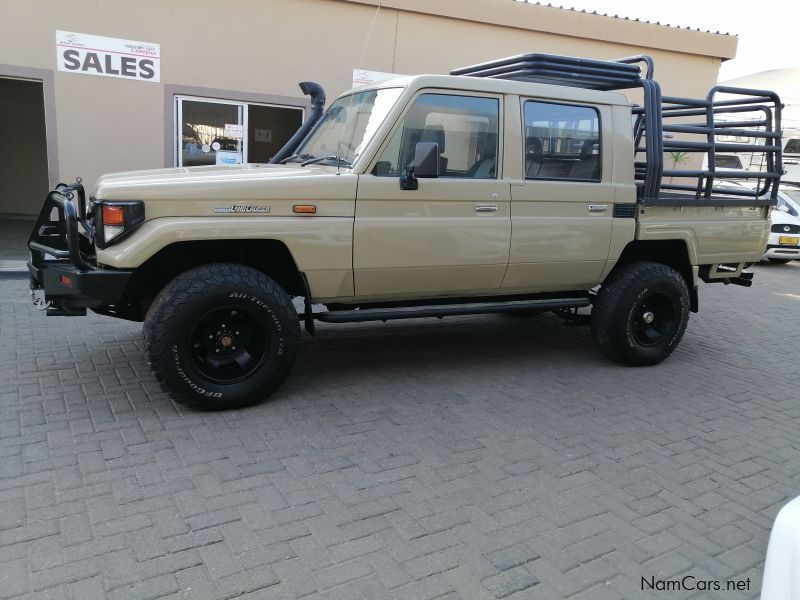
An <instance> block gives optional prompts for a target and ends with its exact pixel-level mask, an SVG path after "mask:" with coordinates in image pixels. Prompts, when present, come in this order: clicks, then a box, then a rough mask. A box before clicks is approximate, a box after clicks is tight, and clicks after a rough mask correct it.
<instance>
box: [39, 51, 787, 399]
mask: <svg viewBox="0 0 800 600" xmlns="http://www.w3.org/2000/svg"><path fill="white" fill-rule="evenodd" d="M301 89H302V90H303V92H304V93H306V94H307V95H309V96H310V100H311V110H310V112H309V117H308V118H307V120H306V122H305V123H304V124H303V125H302V126H301V128H300V130H298V131H297V133H296V134H295V135H294V136H293V138H292V140H290V141H289V142H288V143H287V145H286V146H285V147H284V148H283V149H282V150H281V151H280V152H279V153H278V155H276V156H275V157H274V158H273V159H272V161H271V162H270V164H244V165H232V166H211V167H191V168H174V169H158V170H151V171H138V172H128V173H114V174H109V175H105V176H103V177H101V178H100V179H99V180H98V181H97V182H96V184H95V186H94V189H93V190H92V191H91V193H90V194H89V195H88V198H87V194H86V193H85V191H84V189H83V186H82V185H81V183H80V182H79V181H78V182H77V183H75V184H72V185H63V184H62V185H59V186H58V187H57V188H56V189H54V190H53V191H51V192H50V193H49V194H48V196H47V198H46V200H45V202H44V206H43V208H42V211H41V214H40V216H39V220H38V222H37V224H36V226H35V228H34V230H33V232H32V234H31V237H30V240H29V246H30V250H31V261H30V263H29V269H30V275H31V288H32V294H33V295H34V301H35V302H38V303H40V304H41V305H42V308H44V309H46V312H47V314H49V315H61V316H71V315H85V314H86V311H87V309H89V310H91V311H93V312H95V313H99V314H101V315H107V316H110V317H117V318H122V319H129V320H134V321H143V322H144V348H145V351H146V354H147V361H148V363H149V365H150V367H151V369H152V371H153V373H154V375H155V377H156V378H157V379H158V381H159V382H161V384H162V385H163V386H164V388H165V389H166V390H167V391H168V392H169V393H170V394H172V396H173V397H174V398H175V399H176V400H177V401H179V402H181V403H184V404H186V405H189V406H192V407H196V408H201V409H220V408H231V407H239V406H244V405H248V404H252V403H255V402H258V401H260V400H262V399H264V398H266V397H267V396H269V395H270V394H271V393H272V392H274V391H275V390H276V389H277V388H278V387H279V386H280V385H281V383H282V382H283V381H284V380H285V378H286V377H287V376H288V375H289V373H290V371H291V369H292V365H293V363H294V361H295V354H296V352H297V348H298V344H299V343H300V333H301V324H303V325H304V326H305V328H306V330H307V331H308V332H309V333H311V334H312V335H313V333H314V328H315V323H316V322H318V321H319V322H325V323H348V322H360V321H386V320H390V319H409V318H422V317H443V316H448V315H465V314H480V313H516V314H518V315H531V314H536V313H541V312H544V311H553V312H555V313H557V314H559V315H561V316H562V317H564V318H565V319H567V320H570V321H573V322H579V323H586V324H589V325H590V327H591V332H592V336H593V338H594V340H595V341H596V343H597V346H598V347H599V349H600V351H602V352H603V353H604V354H605V355H607V356H608V357H610V358H611V359H613V360H615V361H619V362H621V363H625V364H628V365H634V366H644V365H654V364H656V363H659V362H661V361H662V360H664V359H665V358H666V357H668V356H669V355H670V353H671V352H672V351H673V350H674V349H675V347H676V346H677V345H678V343H679V342H680V340H681V338H682V336H683V334H684V331H685V330H686V326H687V323H688V320H689V314H690V312H697V311H698V307H699V301H698V291H697V290H698V286H699V285H700V284H701V282H706V283H719V284H737V285H742V286H749V285H750V284H751V278H752V274H751V273H748V272H747V271H745V269H746V268H747V267H748V266H749V265H750V264H751V263H754V262H756V261H758V260H759V259H760V257H761V255H762V254H763V253H764V248H765V245H766V242H767V237H768V235H769V229H770V221H769V212H770V210H771V207H772V206H773V205H774V204H775V203H776V198H777V196H776V194H777V188H778V183H779V181H780V176H781V172H782V164H781V140H780V110H781V104H780V100H779V98H778V97H777V96H776V95H775V94H774V93H772V92H769V91H763V90H748V89H741V88H726V87H716V88H714V89H712V90H711V91H710V92H709V94H708V96H707V97H706V98H703V99H689V98H676V97H668V96H662V94H661V89H660V87H659V84H658V83H657V81H656V80H655V79H654V78H653V62H652V60H651V59H650V58H649V57H647V56H634V57H630V58H624V59H620V60H617V61H598V60H589V59H580V58H571V57H563V56H554V55H545V54H526V55H520V56H514V57H510V58H505V59H501V60H495V61H491V62H488V63H483V64H479V65H473V66H470V67H465V68H463V69H457V70H456V71H453V72H452V73H451V74H450V75H420V76H415V77H408V78H400V79H395V80H392V81H388V82H385V83H381V84H380V85H373V86H368V87H362V88H358V89H355V90H351V91H349V92H347V93H345V94H344V95H342V96H341V97H339V98H338V99H337V100H336V101H335V102H333V103H332V104H331V105H330V107H329V108H328V109H327V110H323V108H324V105H325V97H324V92H323V90H322V89H321V87H320V86H319V85H317V84H314V83H311V82H305V83H303V84H301ZM625 90H630V93H631V95H632V96H634V97H635V98H636V99H638V103H637V102H632V100H631V99H629V98H628V97H627V96H626V95H625V93H623V92H624V91H625ZM743 135H747V136H750V137H751V138H756V139H758V140H760V141H759V143H757V144H747V148H746V151H748V152H753V151H758V152H762V153H763V154H764V156H765V159H764V160H763V161H762V163H761V164H763V165H764V169H762V170H761V171H736V170H730V169H725V170H723V171H720V172H717V171H716V170H715V167H714V166H713V165H715V160H714V155H715V153H716V152H738V151H741V150H740V149H739V148H738V146H737V144H735V143H727V144H726V143H722V142H720V141H718V140H719V139H720V138H724V139H735V138H736V137H741V136H743ZM676 155H677V156H679V157H680V158H681V161H677V160H671V159H670V157H671V156H672V157H674V156H676ZM703 164H707V165H710V166H708V167H705V168H703V167H702V165H703ZM678 167H680V168H678ZM732 178H745V179H749V180H751V181H752V182H753V184H752V185H750V186H727V187H726V186H722V185H719V183H720V181H721V180H723V179H732ZM754 186H755V187H754ZM42 291H43V295H44V298H41V294H42ZM294 298H297V299H298V300H297V304H295V303H294V302H293V299H294ZM300 298H302V304H301V302H300ZM320 305H322V306H323V307H324V310H319V308H318V307H319V306H320ZM300 306H303V307H304V308H302V309H301V308H300ZM314 307H317V309H316V310H315V308H314Z"/></svg>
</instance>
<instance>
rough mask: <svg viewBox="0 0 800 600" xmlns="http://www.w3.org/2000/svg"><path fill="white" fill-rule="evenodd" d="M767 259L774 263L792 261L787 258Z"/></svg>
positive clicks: (783, 263)
mask: <svg viewBox="0 0 800 600" xmlns="http://www.w3.org/2000/svg"><path fill="white" fill-rule="evenodd" d="M767 260H768V261H769V262H771V263H775V264H776V265H785V264H788V263H790V262H792V261H791V260H790V259H788V258H768V259H767Z"/></svg>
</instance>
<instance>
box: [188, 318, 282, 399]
mask: <svg viewBox="0 0 800 600" xmlns="http://www.w3.org/2000/svg"><path fill="white" fill-rule="evenodd" d="M270 337H271V336H270V332H269V328H268V326H267V325H266V324H265V322H264V321H263V320H262V319H261V318H259V315H258V314H256V313H255V312H254V311H253V310H252V309H250V308H248V307H243V306H240V305H229V306H221V307H216V308H213V309H211V310H209V311H208V312H206V313H205V314H204V315H203V316H202V317H200V319H198V320H197V321H195V322H194V323H193V324H192V325H191V327H190V330H189V336H188V345H189V354H190V356H191V364H192V366H193V368H194V369H195V370H196V371H197V373H198V374H200V375H201V376H202V377H203V378H205V379H207V380H208V381H211V382H213V383H216V384H221V385H229V384H233V383H238V382H240V381H244V380H245V379H247V378H248V377H250V376H251V375H252V374H253V373H254V372H255V371H257V370H258V369H259V368H260V367H261V365H262V364H263V363H264V361H265V360H266V358H267V355H268V354H269V348H270Z"/></svg>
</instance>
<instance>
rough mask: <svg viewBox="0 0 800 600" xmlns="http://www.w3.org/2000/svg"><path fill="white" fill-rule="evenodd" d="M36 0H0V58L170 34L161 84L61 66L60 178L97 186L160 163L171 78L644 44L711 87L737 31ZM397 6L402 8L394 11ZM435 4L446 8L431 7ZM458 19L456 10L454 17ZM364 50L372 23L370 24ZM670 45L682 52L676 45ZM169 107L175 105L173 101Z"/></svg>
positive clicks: (570, 15)
mask: <svg viewBox="0 0 800 600" xmlns="http://www.w3.org/2000/svg"><path fill="white" fill-rule="evenodd" d="M376 4H377V1H372V0H357V1H349V0H236V1H231V2H217V3H210V2H197V1H195V0H170V2H168V3H165V2H162V1H161V0H139V1H137V2H96V1H95V0H70V2H55V1H53V0H26V1H25V2H1V3H0V22H3V23H6V24H10V25H11V26H8V27H6V28H4V34H3V36H0V64H3V63H5V64H9V65H18V66H24V67H34V68H40V69H51V70H53V71H55V69H56V65H55V56H56V53H55V30H56V29H60V30H67V31H77V32H80V33H87V34H93V35H104V36H111V37H119V38H125V39H132V40H139V41H147V42H156V43H159V44H161V83H151V82H144V81H126V80H121V79H114V78H107V77H95V76H88V75H79V74H74V73H63V72H58V71H55V76H54V80H55V84H54V85H55V109H56V113H57V128H58V158H59V165H60V176H61V178H62V179H64V180H71V179H73V178H74V177H75V176H77V175H81V176H83V177H84V179H85V180H86V181H87V183H89V185H91V184H92V183H93V181H94V180H95V179H96V178H97V176H99V175H100V174H101V173H103V172H108V171H118V170H129V169H140V168H151V167H160V166H164V144H165V137H166V135H165V123H166V122H167V120H168V119H169V118H170V115H165V98H164V94H165V87H164V86H165V84H167V85H169V86H170V88H169V89H170V90H173V89H175V86H178V88H180V86H186V87H206V88H216V89H220V90H230V94H229V97H230V98H231V99H236V93H237V92H241V93H259V94H270V95H280V96H291V97H296V98H301V97H302V94H301V93H300V92H299V90H298V88H297V83H298V82H299V81H301V80H304V79H311V80H316V81H319V82H320V83H321V84H322V85H323V86H324V87H325V88H326V90H327V91H328V95H329V98H332V97H333V96H335V95H338V94H339V93H341V92H343V91H345V90H346V89H348V88H349V87H350V82H351V76H352V69H353V68H356V67H361V68H365V69H370V70H375V71H389V72H396V73H401V74H415V73H422V72H428V73H446V72H448V71H449V70H450V69H452V68H456V67H459V66H465V65H468V64H471V63H475V62H481V61H485V60H488V59H492V58H497V57H500V56H504V55H510V54H516V53H521V52H551V53H559V54H570V55H576V56H586V57H593V58H614V57H620V56H623V55H631V54H639V53H647V54H651V55H652V56H653V57H654V59H655V60H656V78H657V79H658V80H659V81H660V82H661V83H662V87H663V89H664V91H665V92H666V93H668V94H680V95H700V96H702V95H705V92H706V90H707V89H708V87H710V86H711V85H712V84H713V83H714V82H715V81H716V77H717V73H718V69H719V64H720V60H721V59H722V58H729V57H731V56H733V54H734V53H735V46H736V39H735V38H733V37H730V36H721V35H714V34H707V33H700V32H695V31H688V30H680V29H673V28H667V27H661V26H656V25H649V24H644V23H637V22H634V21H626V20H621V19H612V18H608V17H599V16H595V15H587V14H583V13H578V12H575V11H565V10H561V9H553V8H548V7H542V6H537V5H527V4H521V3H518V2H514V1H513V0H470V2H464V1H463V0H437V1H436V2H430V1H428V0H425V1H423V0H394V1H384V2H382V4H383V6H384V8H381V10H380V11H377V14H376V10H377V7H376V6H375V5H376ZM398 7H400V8H398ZM431 12H435V13H437V14H436V15H432V14H425V13H431ZM456 17H457V18H456ZM373 20H374V26H373V28H372V32H371V34H370V36H369V43H368V45H367V49H366V52H365V53H364V57H365V58H364V60H363V62H362V61H361V56H362V52H363V50H364V43H365V41H366V38H367V32H368V31H369V30H370V25H371V24H372V23H373ZM670 48H681V50H682V51H681V52H676V51H673V50H671V49H670ZM166 104H167V105H168V103H166Z"/></svg>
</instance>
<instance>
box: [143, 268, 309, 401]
mask: <svg viewBox="0 0 800 600" xmlns="http://www.w3.org/2000/svg"><path fill="white" fill-rule="evenodd" d="M299 337H300V325H299V320H298V316H297V311H296V310H295V308H294V306H293V305H292V303H291V300H290V299H289V297H288V296H287V294H286V292H285V291H284V290H283V289H282V288H281V287H280V286H279V285H278V284H277V283H276V282H275V281H273V280H272V279H270V278H269V277H267V276H265V275H264V274H263V273H260V272H259V271H256V270H255V269H252V268H250V267H245V266H242V265H237V264H229V263H215V264H209V265H204V266H202V267H197V268H195V269H191V270H190V271H187V272H185V273H183V274H181V275H179V276H178V277H176V278H175V279H174V280H173V281H171V282H170V283H169V284H168V285H167V286H166V287H165V288H164V289H163V290H162V291H161V292H160V293H159V295H158V296H157V297H156V299H155V301H154V302H153V304H152V306H151V307H150V310H149V311H148V313H147V318H146V320H145V326H144V338H145V349H146V352H147V358H148V363H149V365H150V367H151V369H152V371H153V373H154V374H155V376H156V379H157V380H158V381H159V382H160V383H161V385H162V387H163V388H164V389H165V390H166V391H168V392H169V393H170V394H171V395H172V397H173V398H175V400H176V401H178V402H180V403H182V404H185V405H188V406H192V407H195V408H200V409H223V408H234V407H241V406H246V405H249V404H253V403H256V402H259V401H260V400H263V399H265V398H266V397H267V396H269V395H270V394H271V393H272V392H273V391H274V390H276V389H277V388H278V387H279V386H280V385H281V383H283V381H284V379H286V377H287V376H288V374H289V372H290V371H291V368H292V366H293V364H294V359H295V351H296V348H297V344H298V341H299Z"/></svg>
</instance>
